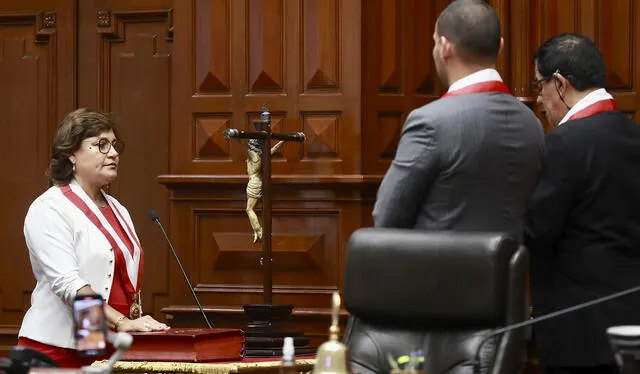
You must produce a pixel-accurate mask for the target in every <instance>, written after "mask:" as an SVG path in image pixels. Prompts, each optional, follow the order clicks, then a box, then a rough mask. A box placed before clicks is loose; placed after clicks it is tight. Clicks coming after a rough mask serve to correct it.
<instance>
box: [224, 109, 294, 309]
mask: <svg viewBox="0 0 640 374" xmlns="http://www.w3.org/2000/svg"><path fill="white" fill-rule="evenodd" d="M253 125H254V127H255V128H256V131H243V130H238V129H227V130H225V131H224V133H223V135H224V137H225V139H227V140H228V139H231V138H234V139H249V140H251V139H257V140H259V143H260V145H261V148H262V154H261V156H260V157H261V159H262V165H261V167H262V170H261V176H262V257H261V258H260V264H261V265H262V266H263V272H264V285H263V287H264V302H265V304H271V301H272V287H273V285H272V267H271V264H272V258H271V141H272V140H279V141H290V142H298V143H302V142H304V141H305V135H304V133H302V132H296V133H281V134H278V133H273V132H271V113H269V108H268V107H267V105H266V104H265V105H264V106H263V107H262V113H260V120H259V121H255V122H254V123H253Z"/></svg>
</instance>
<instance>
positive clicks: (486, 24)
mask: <svg viewBox="0 0 640 374" xmlns="http://www.w3.org/2000/svg"><path fill="white" fill-rule="evenodd" d="M436 32H437V34H438V35H439V36H444V37H446V38H447V39H449V41H451V42H452V43H453V44H454V45H455V46H456V47H457V48H458V50H459V51H460V53H461V54H462V56H463V58H465V57H475V58H483V59H484V58H486V59H495V58H496V57H497V56H498V52H499V51H500V18H499V17H498V14H497V13H496V11H495V10H494V9H493V8H492V7H491V6H490V5H489V4H487V3H486V2H485V1H483V0H456V1H454V2H453V3H451V4H449V6H448V7H447V8H446V9H445V10H444V11H442V13H441V14H440V17H439V18H438V23H437V27H436Z"/></svg>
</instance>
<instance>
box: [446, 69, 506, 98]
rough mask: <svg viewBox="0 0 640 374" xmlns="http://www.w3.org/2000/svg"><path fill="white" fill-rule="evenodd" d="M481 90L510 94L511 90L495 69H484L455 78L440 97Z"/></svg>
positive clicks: (479, 91)
mask: <svg viewBox="0 0 640 374" xmlns="http://www.w3.org/2000/svg"><path fill="white" fill-rule="evenodd" d="M481 92H503V93H506V94H509V95H511V90H510V89H509V87H507V85H506V84H504V82H502V78H500V74H499V73H498V72H497V71H496V70H495V69H484V70H480V71H477V72H475V73H473V74H470V75H467V76H466V77H464V78H461V79H459V80H457V81H456V82H454V83H453V84H452V85H451V87H449V91H448V92H447V93H446V94H444V95H443V96H442V97H443V98H444V97H449V96H456V95H463V94H470V93H481Z"/></svg>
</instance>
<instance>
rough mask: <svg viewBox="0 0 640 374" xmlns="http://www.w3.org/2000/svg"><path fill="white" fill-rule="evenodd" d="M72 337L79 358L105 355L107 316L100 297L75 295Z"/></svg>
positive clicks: (95, 295)
mask: <svg viewBox="0 0 640 374" xmlns="http://www.w3.org/2000/svg"><path fill="white" fill-rule="evenodd" d="M73 320H74V330H75V331H74V336H75V341H76V351H77V352H78V354H79V355H80V356H101V355H104V354H106V353H107V316H106V314H105V312H104V299H103V298H102V296H100V295H97V294H93V295H77V296H76V298H75V300H74V302H73Z"/></svg>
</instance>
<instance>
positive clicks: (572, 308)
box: [472, 286, 640, 374]
mask: <svg viewBox="0 0 640 374" xmlns="http://www.w3.org/2000/svg"><path fill="white" fill-rule="evenodd" d="M638 291H640V286H636V287H632V288H627V289H625V290H623V291H620V292H616V293H613V294H610V295H607V296H603V297H600V298H597V299H594V300H591V301H587V302H584V303H581V304H577V305H574V306H570V307H568V308H565V309H560V310H557V311H555V312H552V313H549V314H545V315H542V316H540V317H536V318H531V319H529V320H527V321H522V322H519V323H514V324H513V325H509V326H505V327H502V328H499V329H495V330H493V331H491V332H490V333H489V335H487V336H485V337H484V338H483V339H482V340H481V341H480V344H478V348H477V349H476V354H475V356H474V358H473V361H472V365H473V373H474V374H480V350H481V349H482V346H483V345H484V343H486V342H487V341H488V340H489V339H491V338H493V337H495V336H497V335H500V334H504V333H505V332H509V331H512V330H517V329H519V328H521V327H525V326H529V325H533V324H534V323H538V322H541V321H544V320H547V319H550V318H555V317H558V316H561V315H564V314H567V313H571V312H574V311H576V310H580V309H584V308H586V307H590V306H593V305H596V304H600V303H604V302H605V301H609V300H613V299H617V298H619V297H622V296H626V295H629V294H632V293H635V292H638Z"/></svg>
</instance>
